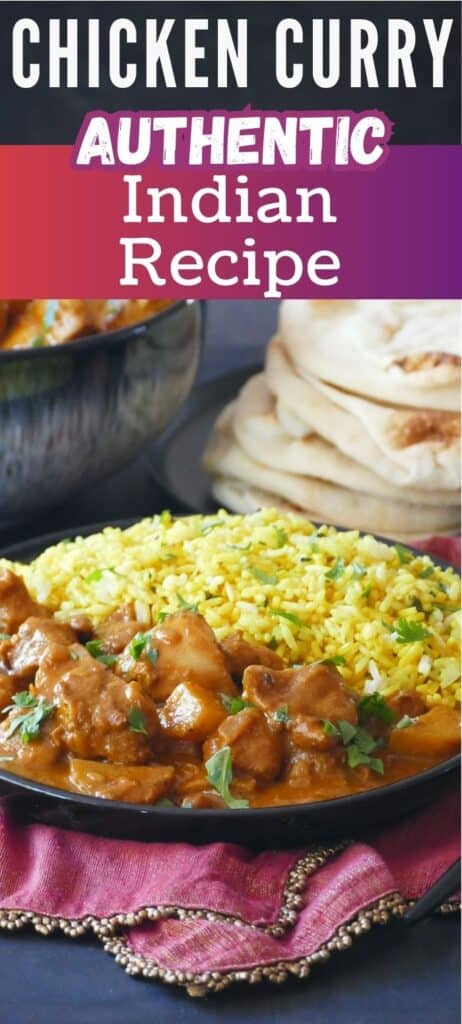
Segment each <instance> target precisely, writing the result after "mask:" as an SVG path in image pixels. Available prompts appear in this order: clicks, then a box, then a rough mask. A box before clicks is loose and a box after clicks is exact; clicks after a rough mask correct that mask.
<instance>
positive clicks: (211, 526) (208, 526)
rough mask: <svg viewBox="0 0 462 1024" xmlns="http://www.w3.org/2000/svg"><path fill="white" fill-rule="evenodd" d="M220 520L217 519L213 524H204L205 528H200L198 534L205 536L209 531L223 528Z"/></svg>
mask: <svg viewBox="0 0 462 1024" xmlns="http://www.w3.org/2000/svg"><path fill="white" fill-rule="evenodd" d="M224 525H225V524H224V522H223V520H222V519H217V520H216V521H215V522H214V523H206V524H205V526H201V528H200V530H199V533H203V534H204V536H206V535H207V534H208V533H210V531H211V530H216V528H217V526H224Z"/></svg>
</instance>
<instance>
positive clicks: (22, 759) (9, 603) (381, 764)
mask: <svg viewBox="0 0 462 1024" xmlns="http://www.w3.org/2000/svg"><path fill="white" fill-rule="evenodd" d="M0 710H1V711H2V724H1V726H0V758H1V761H0V764H1V765H2V766H3V767H4V768H5V769H6V770H8V771H12V772H14V773H17V774H18V775H22V776H24V777H26V778H30V779H34V780H36V781H39V782H43V783H47V784H49V785H53V786H57V787H59V788H62V789H66V790H71V791H74V792H79V793H85V794H88V795H92V796H97V797H102V798H105V799H109V800H111V799H112V800H122V801H126V802H132V803H141V804H156V803H159V802H160V801H164V802H165V801H168V803H171V804H172V805H174V806H180V807H181V806H183V807H184V806H189V807H196V808H209V807H222V808H223V807H231V808H233V807H247V806H253V807H261V806H265V807H267V806H276V805H281V804H291V803H303V802H310V801H315V800H325V799H331V798H335V797H339V796H344V795H347V794H350V793H356V792H360V791H363V790H367V789H372V788H375V787H377V786H382V785H384V784H386V783H390V782H395V781H397V780H398V779H401V778H405V777H408V776H411V775H415V774H417V773H419V772H421V771H423V770H425V769H426V768H429V767H432V766H433V765H435V764H437V763H438V762H441V761H443V760H446V759H447V758H449V757H450V756H451V755H453V754H455V753H457V752H458V750H459V743H460V739H459V736H460V715H459V711H458V710H456V709H454V708H451V707H448V706H446V705H444V704H439V705H436V706H434V707H432V708H431V709H430V710H428V709H427V707H426V705H425V704H424V702H423V701H422V699H421V698H420V697H419V696H418V695H417V694H416V693H415V692H413V691H406V692H401V693H396V694H394V695H393V696H392V697H391V698H390V699H388V700H384V698H383V697H382V696H381V695H380V694H379V693H373V694H370V695H368V696H365V697H363V698H359V697H358V695H357V694H356V693H355V692H354V691H353V690H351V689H350V688H348V687H347V686H346V685H345V682H344V680H343V678H342V675H341V673H340V671H339V670H338V667H337V666H336V665H335V664H332V662H328V661H327V662H314V663H312V664H308V665H297V666H290V665H287V664H285V663H284V662H283V661H282V659H281V658H280V656H279V655H278V654H277V653H276V652H275V651H273V650H271V649H270V648H268V647H266V646H263V645H259V644H254V643H252V642H251V640H249V639H247V638H245V637H243V636H242V635H241V634H239V633H235V634H231V635H230V636H228V637H227V638H226V639H224V640H222V642H221V643H219V642H218V641H217V639H216V637H215V635H214V633H213V630H212V629H211V628H210V626H209V625H208V624H207V622H206V621H205V619H204V618H203V617H202V616H201V615H199V614H198V613H196V612H195V611H194V610H192V609H189V608H185V609H183V610H181V611H179V612H174V613H172V614H170V615H168V616H166V617H165V618H163V621H160V622H158V623H157V625H156V626H154V627H152V625H151V624H150V623H142V622H140V621H139V619H137V617H136V614H135V608H134V606H133V605H131V604H127V605H124V606H122V607H120V608H119V609H118V610H117V611H116V612H114V613H113V614H112V615H111V616H110V617H108V618H107V619H106V621H105V622H103V623H101V624H100V625H99V626H97V627H96V628H94V627H93V626H92V624H91V623H90V621H89V620H88V619H87V618H86V616H85V615H78V616H76V617H75V618H74V619H71V620H70V621H69V622H58V621H57V620H56V619H55V618H53V617H52V615H51V613H50V612H49V611H48V610H47V609H46V608H44V607H42V606H40V605H39V604H37V603H36V602H35V601H34V600H33V599H32V598H31V597H30V595H29V594H28V592H27V590H26V588H25V586H24V583H23V581H22V580H21V579H20V578H19V577H17V576H15V575H14V574H13V573H12V572H10V570H5V571H3V572H1V573H0Z"/></svg>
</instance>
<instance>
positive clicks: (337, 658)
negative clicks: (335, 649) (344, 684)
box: [321, 654, 346, 665]
mask: <svg viewBox="0 0 462 1024" xmlns="http://www.w3.org/2000/svg"><path fill="white" fill-rule="evenodd" d="M321 665H346V661H345V658H344V657H343V654H334V656H333V657H332V658H323V659H322V661H321Z"/></svg>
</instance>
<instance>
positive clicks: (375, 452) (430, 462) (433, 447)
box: [266, 338, 460, 491]
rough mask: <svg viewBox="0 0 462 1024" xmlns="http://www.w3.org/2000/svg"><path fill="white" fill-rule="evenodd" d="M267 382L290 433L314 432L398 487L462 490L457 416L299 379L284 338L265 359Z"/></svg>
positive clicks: (447, 412)
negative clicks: (384, 402) (399, 405)
mask: <svg viewBox="0 0 462 1024" xmlns="http://www.w3.org/2000/svg"><path fill="white" fill-rule="evenodd" d="M266 380H267V383H268V387H269V388H270V390H271V392H272V393H273V394H274V395H275V397H276V399H277V415H278V418H279V419H280V421H281V423H282V424H283V426H284V428H285V430H286V431H288V432H289V433H290V432H291V429H290V428H291V423H294V424H295V435H294V436H296V437H300V430H301V424H305V433H309V432H310V431H311V432H315V433H317V434H319V435H320V437H323V438H324V439H325V440H327V441H329V442H330V443H331V444H333V445H334V446H335V447H336V448H338V449H339V451H340V452H343V454H344V455H348V456H349V457H350V458H352V459H354V460H355V461H356V462H359V463H360V464H361V465H362V466H365V467H367V468H368V469H371V470H373V472H374V473H375V474H377V475H378V476H380V477H381V478H382V479H383V480H386V481H387V482H389V483H390V484H392V485H393V487H400V488H411V489H418V490H424V491H430V490H434V489H437V490H442V491H455V490H458V489H459V488H460V448H459V439H460V419H459V416H458V414H457V413H455V412H449V411H442V410H434V409H426V410H418V409H415V408H412V409H398V408H393V407H390V406H386V405H382V404H379V403H378V402H373V401H369V400H368V399H365V398H359V397H358V396H357V395H353V394H350V393H349V392H347V391H343V390H340V388H334V387H333V386H332V385H327V384H325V383H323V382H321V381H320V380H318V379H317V378H316V377H310V376H308V374H306V375H305V376H304V377H301V376H299V374H298V372H297V369H296V368H295V367H294V365H293V363H292V362H291V360H290V358H289V355H288V353H287V351H286V348H285V345H283V344H282V341H281V339H280V338H273V340H272V341H271V343H270V345H269V348H268V352H267V358H266Z"/></svg>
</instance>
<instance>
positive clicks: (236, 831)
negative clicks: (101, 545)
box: [0, 374, 460, 847]
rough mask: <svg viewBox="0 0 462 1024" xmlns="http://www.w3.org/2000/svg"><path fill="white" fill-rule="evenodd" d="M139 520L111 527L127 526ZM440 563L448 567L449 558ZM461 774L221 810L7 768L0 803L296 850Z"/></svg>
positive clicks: (30, 545) (110, 827) (161, 835)
mask: <svg viewBox="0 0 462 1024" xmlns="http://www.w3.org/2000/svg"><path fill="white" fill-rule="evenodd" d="M236 376H237V375H235V374H233V377H234V378H236ZM241 376H242V375H241ZM178 500H179V499H178ZM132 521H133V520H129V521H124V522H117V523H112V524H110V525H117V526H128V525H129V523H130V522H132ZM106 525H108V524H107V523H104V524H102V523H96V524H93V525H90V526H85V527H82V528H80V529H74V530H72V531H70V532H69V531H62V532H60V533H53V534H47V535H46V536H45V537H42V538H38V539H35V540H33V541H28V542H25V543H23V544H15V545H14V546H13V547H10V548H7V549H6V550H4V551H3V552H2V556H4V557H6V558H9V557H11V558H14V559H16V560H18V561H20V560H24V561H27V560H30V559H32V558H33V557H34V556H35V555H36V554H38V553H39V552H40V551H42V550H43V549H44V548H45V547H48V546H49V545H50V544H56V543H57V542H58V541H59V540H63V539H64V538H65V537H69V536H74V537H75V536H79V535H86V534H88V533H93V532H95V531H97V530H100V529H102V527H103V526H106ZM418 553H419V554H420V552H418ZM433 561H434V562H435V563H436V564H438V565H441V566H442V567H443V568H447V563H445V562H444V561H443V560H442V559H438V558H433ZM459 768H460V756H456V757H452V758H450V760H448V761H444V762H442V763H441V764H439V765H436V766H435V767H434V768H430V769H428V770H427V771H425V772H421V773H420V774H419V775H414V776H412V777H411V778H409V779H403V780H401V781H400V782H395V783H392V784H391V785H388V786H380V787H378V788H377V789H373V790H369V791H366V792H364V793H356V794H354V795H352V796H347V797H339V798H337V799H336V800H327V801H319V802H317V803H312V804H291V805H289V806H285V807H268V808H266V807H263V808H249V809H247V810H226V811H220V810H189V809H188V808H174V809H172V808H168V807H167V808H166V807H155V806H146V805H145V804H126V803H121V802H120V801H117V800H102V799H100V798H99V797H89V796H83V795H79V794H78V793H70V792H67V791H66V790H63V789H56V788H55V787H53V786H46V785H43V784H41V783H38V782H33V781H32V780H30V779H25V778H22V777H20V776H18V775H15V774H13V773H12V772H8V771H5V770H4V769H2V768H1V765H0V798H1V799H2V801H3V802H5V803H8V804H9V806H10V807H11V810H12V812H13V813H14V814H15V816H16V817H19V818H21V819H25V820H28V821H30V820H32V821H40V822H43V823H45V824H50V825H56V826H58V827H61V828H70V829H74V830H77V831H84V832H93V833H96V834H98V835H108V836H116V837H120V838H131V839H144V840H153V841H155V840H157V841H159V842H160V841H164V840H178V841H179V840H181V841H183V842H185V841H186V842H190V843H204V842H217V841H220V840H225V841H229V842H238V843H243V844H245V845H251V846H256V847H258V846H264V845H269V844H271V845H273V846H290V845H292V846H293V845H299V844H306V843H311V842H315V841H317V840H319V839H322V838H324V837H332V836H345V835H348V836H352V835H355V836H356V835H358V836H359V835H364V834H365V833H366V832H367V830H368V829H369V828H370V827H371V826H377V825H382V824H385V823H386V822H388V821H390V820H393V819H396V818H398V817H401V816H402V815H405V814H406V813H408V812H409V811H411V810H414V809H416V808H418V807H420V806H423V805H424V804H426V803H428V802H429V801H431V800H432V799H435V798H437V797H438V795H439V794H440V793H441V792H442V791H443V790H445V789H446V788H447V787H448V785H450V784H451V783H454V782H455V780H456V778H457V777H458V774H459Z"/></svg>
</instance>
